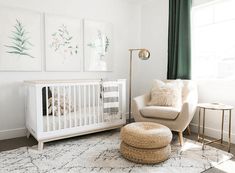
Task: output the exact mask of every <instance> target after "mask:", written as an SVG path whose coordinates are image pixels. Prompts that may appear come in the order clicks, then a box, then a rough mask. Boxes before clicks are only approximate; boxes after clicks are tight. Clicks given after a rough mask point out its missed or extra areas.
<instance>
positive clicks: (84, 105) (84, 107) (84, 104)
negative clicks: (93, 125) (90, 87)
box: [83, 85, 87, 125]
mask: <svg viewBox="0 0 235 173" xmlns="http://www.w3.org/2000/svg"><path fill="white" fill-rule="evenodd" d="M83 87H84V103H83V109H84V118H85V123H84V125H87V115H86V85H84V86H83Z"/></svg>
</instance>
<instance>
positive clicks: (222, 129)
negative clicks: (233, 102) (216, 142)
mask: <svg viewBox="0 0 235 173" xmlns="http://www.w3.org/2000/svg"><path fill="white" fill-rule="evenodd" d="M223 133H224V110H222V125H221V141H220V143H221V144H222V143H223Z"/></svg>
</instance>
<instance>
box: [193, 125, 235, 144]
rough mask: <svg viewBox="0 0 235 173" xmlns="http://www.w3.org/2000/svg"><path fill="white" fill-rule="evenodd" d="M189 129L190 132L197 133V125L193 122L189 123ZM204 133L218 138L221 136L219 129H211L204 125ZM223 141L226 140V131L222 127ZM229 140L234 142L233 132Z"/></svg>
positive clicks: (234, 135)
mask: <svg viewBox="0 0 235 173" xmlns="http://www.w3.org/2000/svg"><path fill="white" fill-rule="evenodd" d="M190 129H191V131H192V132H195V133H198V125H197V124H195V123H190ZM201 133H202V126H201ZM205 135H206V136H209V137H212V138H217V139H219V138H220V137H221V136H220V135H221V134H220V129H213V128H209V127H205ZM224 141H228V131H227V129H226V130H225V129H224ZM231 142H232V143H233V144H235V134H233V133H232V134H231Z"/></svg>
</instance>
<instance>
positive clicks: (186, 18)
mask: <svg viewBox="0 0 235 173" xmlns="http://www.w3.org/2000/svg"><path fill="white" fill-rule="evenodd" d="M191 5H192V1H191V0H169V26H168V27H169V28H168V65H167V79H190V77H191Z"/></svg>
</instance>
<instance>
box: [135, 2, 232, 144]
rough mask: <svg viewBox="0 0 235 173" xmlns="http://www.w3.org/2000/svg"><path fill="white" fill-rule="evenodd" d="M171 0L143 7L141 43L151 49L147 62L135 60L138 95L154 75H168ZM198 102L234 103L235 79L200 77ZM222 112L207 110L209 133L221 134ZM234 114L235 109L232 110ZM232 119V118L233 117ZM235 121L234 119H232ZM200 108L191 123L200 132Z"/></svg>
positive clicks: (226, 123)
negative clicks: (203, 78) (201, 79)
mask: <svg viewBox="0 0 235 173" xmlns="http://www.w3.org/2000/svg"><path fill="white" fill-rule="evenodd" d="M209 1H211V0H194V1H193V4H194V5H200V4H202V3H204V2H209ZM168 5H169V4H168V1H166V0H158V1H155V0H152V1H149V2H148V3H146V4H144V5H143V7H142V28H141V29H142V30H141V38H142V40H141V43H142V46H143V47H146V48H148V49H150V51H151V53H152V54H151V59H150V60H149V61H146V62H142V61H140V60H136V61H137V62H136V67H135V68H136V69H135V70H136V73H135V74H134V75H135V86H136V87H135V86H134V87H135V88H134V90H135V95H139V94H143V93H144V92H145V91H147V90H149V89H150V85H151V81H152V79H154V78H159V79H165V78H166V76H167V42H168V40H167V39H168V37H167V35H168V10H169V9H168ZM197 82H198V92H199V102H221V103H225V104H230V105H233V106H235V91H234V88H235V81H234V80H233V81H228V80H214V81H212V80H207V81H197ZM220 114H221V112H218V111H208V112H206V134H207V135H209V136H212V137H218V138H219V137H220V128H221V127H220V126H221V117H220ZM232 115H234V112H232ZM225 117H226V118H225V126H224V129H225V131H228V121H227V120H228V118H227V116H225ZM232 120H233V118H232ZM232 122H234V121H232ZM197 123H198V112H197V113H196V115H195V117H194V119H193V121H192V123H191V127H192V130H193V131H194V132H197ZM232 141H233V143H235V123H232Z"/></svg>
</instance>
